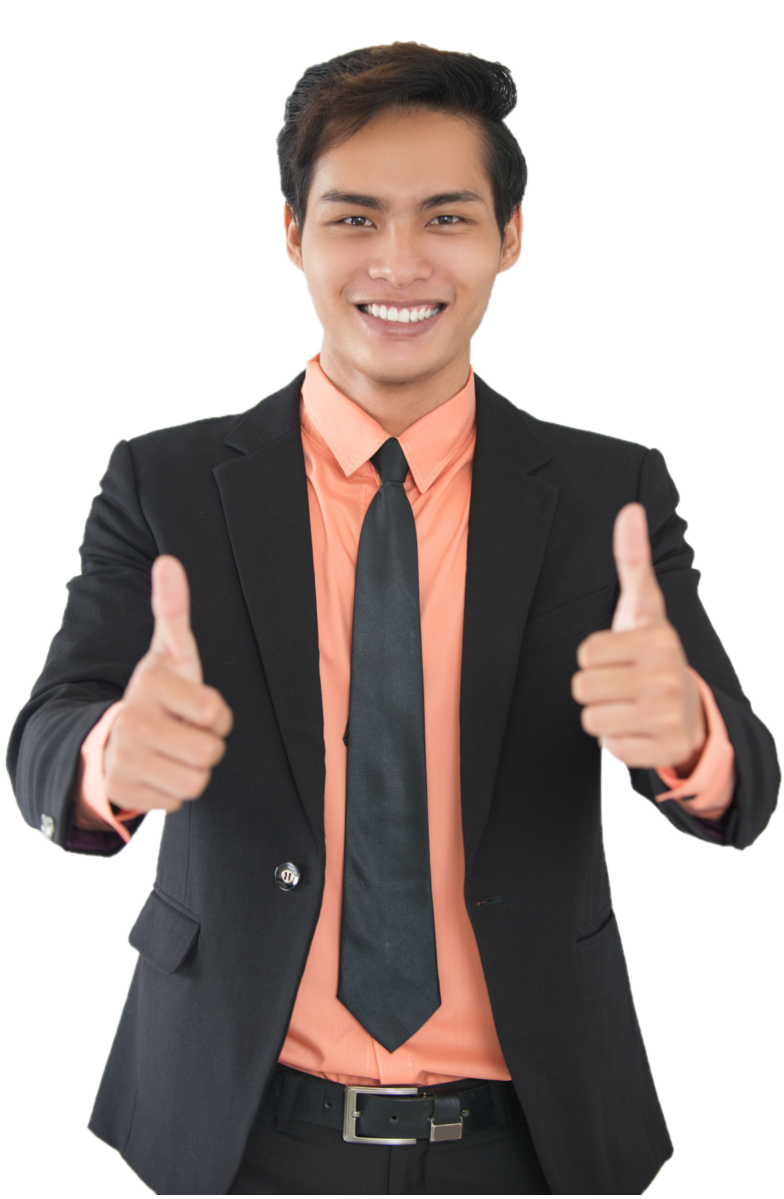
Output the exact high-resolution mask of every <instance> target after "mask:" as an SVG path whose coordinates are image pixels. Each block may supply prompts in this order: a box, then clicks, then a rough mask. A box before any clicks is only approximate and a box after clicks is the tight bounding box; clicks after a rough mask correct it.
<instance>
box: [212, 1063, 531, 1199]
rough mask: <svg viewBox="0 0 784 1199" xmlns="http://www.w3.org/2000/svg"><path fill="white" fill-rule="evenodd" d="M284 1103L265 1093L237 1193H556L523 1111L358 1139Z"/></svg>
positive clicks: (238, 1177) (235, 1188)
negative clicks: (458, 1130)
mask: <svg viewBox="0 0 784 1199" xmlns="http://www.w3.org/2000/svg"><path fill="white" fill-rule="evenodd" d="M466 1081H467V1080H466ZM450 1085H451V1086H452V1087H457V1088H459V1089H462V1088H463V1086H464V1083H463V1082H462V1081H461V1082H460V1083H453V1084H450ZM496 1085H497V1086H501V1087H511V1085H512V1084H511V1083H499V1084H496ZM434 1089H435V1088H434ZM284 1109H285V1103H284V1102H283V1101H281V1104H280V1107H279V1108H278V1111H277V1112H275V1111H270V1110H267V1109H266V1108H265V1107H264V1101H263V1100H262V1103H261V1105H260V1106H259V1110H258V1113H257V1115H256V1119H255V1121H254V1124H253V1126H252V1128H251V1132H250V1135H249V1137H248V1140H247V1143H246V1146H245V1153H244V1155H243V1158H242V1162H241V1163H240V1167H239V1170H238V1171H237V1174H236V1177H235V1178H234V1181H233V1183H232V1186H231V1188H230V1190H229V1194H230V1195H549V1194H551V1193H552V1192H551V1191H550V1188H549V1187H548V1185H547V1180H546V1178H545V1176H544V1173H543V1171H542V1167H541V1165H540V1163H539V1159H538V1157H537V1156H536V1150H535V1149H534V1144H533V1141H532V1139H531V1133H530V1131H529V1128H528V1125H527V1123H526V1122H525V1118H524V1117H522V1116H521V1117H519V1118H518V1119H517V1122H516V1123H514V1124H513V1125H512V1126H511V1127H505V1128H483V1129H481V1130H480V1131H478V1132H473V1133H472V1134H471V1135H470V1136H466V1137H465V1138H463V1139H461V1140H458V1141H442V1142H436V1143H430V1142H429V1141H427V1140H424V1139H422V1140H418V1141H417V1142H416V1144H415V1145H357V1144H352V1143H349V1142H347V1141H344V1140H343V1134H342V1132H340V1131H339V1130H338V1129H336V1128H325V1127H323V1126H322V1125H319V1124H311V1123H307V1122H305V1121H302V1120H295V1119H293V1118H292V1117H291V1115H290V1114H289V1113H288V1112H287V1111H285V1110H284ZM518 1111H519V1108H518Z"/></svg>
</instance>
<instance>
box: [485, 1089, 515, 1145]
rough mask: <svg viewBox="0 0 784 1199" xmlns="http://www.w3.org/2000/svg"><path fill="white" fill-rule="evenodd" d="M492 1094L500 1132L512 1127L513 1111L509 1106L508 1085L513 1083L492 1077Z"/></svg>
mask: <svg viewBox="0 0 784 1199" xmlns="http://www.w3.org/2000/svg"><path fill="white" fill-rule="evenodd" d="M489 1082H490V1094H491V1095H492V1096H493V1107H494V1108H495V1118H496V1120H497V1122H498V1129H499V1132H500V1131H501V1130H503V1129H504V1128H511V1127H512V1113H511V1111H510V1108H509V1092H508V1090H507V1087H509V1086H511V1083H507V1082H501V1081H500V1079H497V1078H491V1079H490V1080H489Z"/></svg>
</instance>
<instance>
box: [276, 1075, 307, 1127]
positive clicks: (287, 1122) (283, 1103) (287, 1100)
mask: <svg viewBox="0 0 784 1199" xmlns="http://www.w3.org/2000/svg"><path fill="white" fill-rule="evenodd" d="M301 1082H302V1075H301V1074H300V1073H298V1071H296V1070H288V1071H287V1072H286V1077H285V1078H284V1080H283V1091H282V1092H281V1096H280V1099H279V1100H278V1106H277V1109H276V1111H275V1128H276V1129H277V1131H278V1132H288V1131H289V1130H290V1127H291V1117H292V1113H293V1111H294V1104H295V1103H296V1102H297V1094H298V1092H299V1086H300V1083H301Z"/></svg>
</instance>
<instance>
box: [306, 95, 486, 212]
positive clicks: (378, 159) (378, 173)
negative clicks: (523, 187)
mask: <svg viewBox="0 0 784 1199" xmlns="http://www.w3.org/2000/svg"><path fill="white" fill-rule="evenodd" d="M482 150H483V142H482V134H481V131H480V128H479V126H478V125H477V123H476V122H475V121H472V120H470V119H467V118H465V117H458V116H453V115H452V114H447V113H438V112H430V111H427V110H414V111H405V112H400V111H399V110H397V111H396V110H391V109H387V110H385V111H384V112H381V113H379V114H378V116H376V117H374V118H373V120H372V121H369V122H368V123H367V125H365V126H364V127H363V128H362V129H360V130H359V132H358V133H355V134H354V135H353V136H352V137H350V138H348V140H347V141H345V142H343V143H341V144H340V145H337V146H332V147H331V148H330V149H328V150H326V151H325V152H324V153H323V154H322V155H321V156H320V158H319V159H318V162H317V163H316V168H315V171H314V173H313V183H312V187H311V193H310V198H311V200H312V201H314V202H316V203H318V201H319V197H320V196H321V195H322V193H324V192H326V191H332V190H336V191H341V192H349V191H350V192H358V193H359V192H361V193H363V194H366V195H374V196H379V197H380V198H385V199H395V200H398V201H399V202H405V201H406V200H407V199H410V200H415V199H418V198H421V197H422V196H423V195H435V194H437V193H439V192H457V191H469V190H470V191H474V192H477V193H479V194H481V195H484V196H486V197H487V200H488V203H490V202H492V190H491V187H490V181H489V179H488V177H487V173H486V171H485V167H484V162H483V157H482Z"/></svg>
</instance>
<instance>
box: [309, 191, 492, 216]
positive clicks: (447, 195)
mask: <svg viewBox="0 0 784 1199" xmlns="http://www.w3.org/2000/svg"><path fill="white" fill-rule="evenodd" d="M319 201H320V203H322V204H353V205H354V206H355V207H357V208H374V209H375V210H376V212H386V211H387V210H388V208H389V205H388V204H387V203H386V202H385V201H384V200H379V198H378V197H377V196H363V195H361V194H360V193H359V192H339V191H328V192H324V194H323V195H322V196H319ZM469 203H478V204H484V203H485V201H484V197H482V196H480V195H478V194H477V193H476V192H472V191H459V192H439V194H438V195H436V196H428V198H427V199H426V200H423V201H422V202H421V204H420V205H419V211H420V212H424V211H425V210H426V209H428V208H441V207H443V205H444V204H469Z"/></svg>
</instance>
